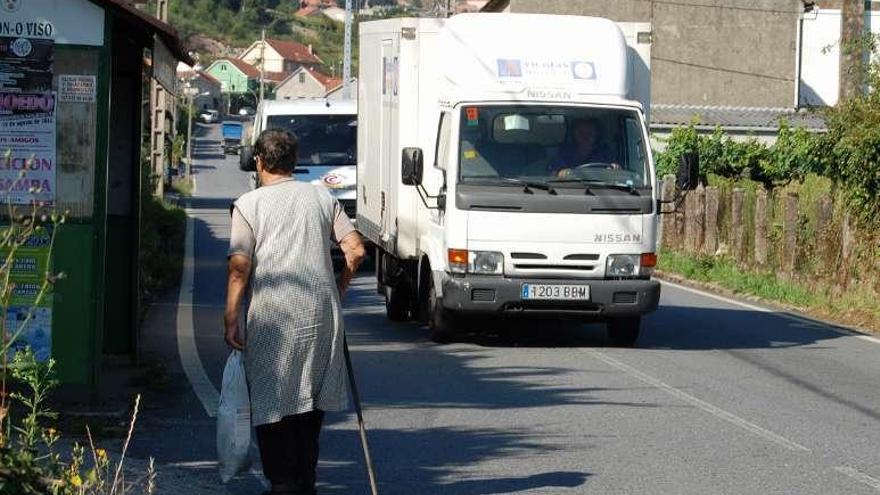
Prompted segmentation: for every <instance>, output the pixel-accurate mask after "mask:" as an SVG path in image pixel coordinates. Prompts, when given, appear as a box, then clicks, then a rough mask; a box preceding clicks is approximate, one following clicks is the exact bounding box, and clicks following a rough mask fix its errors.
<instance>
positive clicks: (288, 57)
mask: <svg viewBox="0 0 880 495" xmlns="http://www.w3.org/2000/svg"><path fill="white" fill-rule="evenodd" d="M239 58H240V59H241V60H243V61H244V62H246V63H248V64H250V65H251V66H253V67H255V68H257V70H259V67H260V59H261V58H262V59H263V61H262V66H263V71H264V76H265V74H266V73H274V74H276V75H277V74H281V73H283V74H284V76H285V77H286V76H287V75H288V74H290V73H291V72H293V71H295V70H297V69H299V68H300V67H305V68H307V69H318V68H320V67H321V66H322V65H323V63H324V61H323V60H321V59H320V58H319V57H318V55H317V54H316V53H315V52H314V50H312V45H304V44H302V43H298V42H296V41H292V40H277V39H267V40H266V41H265V45H264V44H263V41H262V40H257V41H255V42H254V43H253V44H252V45H251V46H249V47H248V48H247V50H245V51H244V53H242V54H241V56H240V57H239ZM283 78H284V77H281V79H283Z"/></svg>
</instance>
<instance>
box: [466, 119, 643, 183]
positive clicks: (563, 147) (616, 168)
mask: <svg viewBox="0 0 880 495" xmlns="http://www.w3.org/2000/svg"><path fill="white" fill-rule="evenodd" d="M459 178H460V181H461V183H463V184H484V185H488V184H491V185H495V184H497V185H510V184H512V183H514V182H513V181H510V179H520V180H527V181H532V182H541V183H547V184H552V185H553V186H554V187H556V188H564V187H580V186H581V185H583V184H589V185H593V186H596V185H602V184H608V185H616V186H627V187H631V188H643V187H646V186H649V185H650V173H649V170H648V155H647V147H646V146H645V143H644V139H643V134H642V125H641V121H640V119H639V116H638V114H637V112H635V111H630V110H621V109H609V108H577V107H551V106H546V107H536V106H521V105H511V106H496V105H487V106H467V107H464V108H463V109H462V112H461V131H460V145H459Z"/></svg>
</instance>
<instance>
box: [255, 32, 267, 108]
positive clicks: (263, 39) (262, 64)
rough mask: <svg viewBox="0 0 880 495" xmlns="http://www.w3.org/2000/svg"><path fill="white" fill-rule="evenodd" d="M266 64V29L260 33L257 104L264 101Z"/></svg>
mask: <svg viewBox="0 0 880 495" xmlns="http://www.w3.org/2000/svg"><path fill="white" fill-rule="evenodd" d="M265 66H266V30H265V29H264V30H263V31H262V33H261V34H260V101H258V102H255V104H256V105H259V104H260V103H261V102H262V101H263V96H264V87H265V85H264V83H263V76H264V74H265V72H264V69H265Z"/></svg>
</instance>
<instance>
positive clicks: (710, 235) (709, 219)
mask: <svg viewBox="0 0 880 495" xmlns="http://www.w3.org/2000/svg"><path fill="white" fill-rule="evenodd" d="M718 202H719V192H718V188H717V187H711V186H710V187H707V188H706V226H705V227H706V229H705V234H704V235H703V252H704V253H706V254H708V255H709V256H714V255H715V253H716V252H717V251H718Z"/></svg>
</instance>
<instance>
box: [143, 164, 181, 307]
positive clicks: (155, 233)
mask: <svg viewBox="0 0 880 495" xmlns="http://www.w3.org/2000/svg"><path fill="white" fill-rule="evenodd" d="M143 156H144V157H148V156H149V154H148V153H144V154H143ZM141 173H142V175H143V179H142V184H143V186H142V190H141V229H140V236H141V238H140V252H139V253H138V259H139V260H140V261H139V263H138V267H139V270H140V286H139V294H138V296H139V298H140V300H141V309H142V310H144V309H146V307H147V306H148V304H149V302H150V301H151V300H152V299H153V298H155V297H156V296H158V295H160V294H162V293H163V292H164V291H167V290H168V289H171V288H173V287H175V286H177V284H178V283H179V282H180V275H181V273H182V272H183V256H184V239H185V237H186V212H185V211H183V209H181V208H178V207H177V206H174V205H171V204H169V203H167V202H166V201H165V200H164V199H159V198H156V197H155V196H153V191H154V190H155V188H156V182H155V181H156V180H159V177H156V176H153V175H152V173H151V171H150V161H149V158H145V159H144V160H143V163H142V164H141ZM139 316H141V317H142V316H143V315H139Z"/></svg>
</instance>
